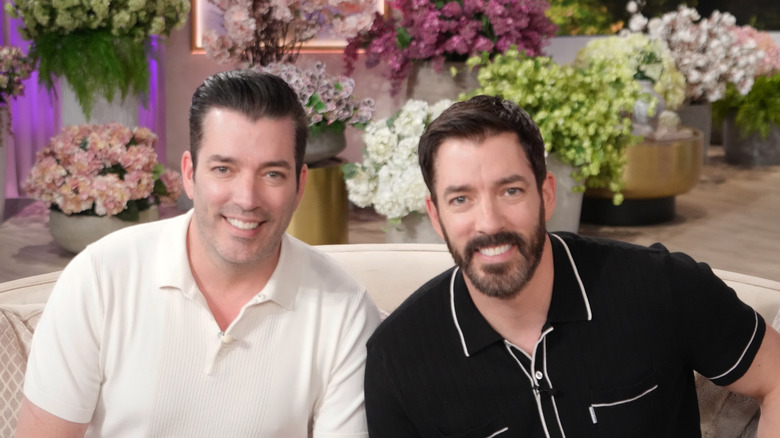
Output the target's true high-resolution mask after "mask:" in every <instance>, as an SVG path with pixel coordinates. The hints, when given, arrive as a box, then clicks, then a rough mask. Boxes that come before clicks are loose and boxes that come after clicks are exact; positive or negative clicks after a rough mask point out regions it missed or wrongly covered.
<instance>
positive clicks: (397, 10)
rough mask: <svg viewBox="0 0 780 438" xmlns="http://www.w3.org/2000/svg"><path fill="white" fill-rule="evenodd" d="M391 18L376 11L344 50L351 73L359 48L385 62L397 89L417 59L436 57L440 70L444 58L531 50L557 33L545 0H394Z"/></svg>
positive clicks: (369, 58) (371, 61) (372, 61)
mask: <svg viewBox="0 0 780 438" xmlns="http://www.w3.org/2000/svg"><path fill="white" fill-rule="evenodd" d="M388 3H389V5H390V6H391V8H392V11H391V12H392V13H391V14H390V16H389V17H388V18H385V17H384V16H382V15H379V14H377V15H376V17H375V19H374V22H373V25H372V27H371V29H369V30H368V31H364V32H360V33H358V34H357V35H356V36H355V37H353V38H350V39H348V41H347V47H346V48H345V49H344V61H345V64H346V71H347V74H351V72H352V71H353V70H354V65H355V61H356V60H357V57H358V51H359V50H361V49H364V50H365V56H366V66H368V67H369V68H370V67H373V66H376V65H378V64H379V62H380V61H385V62H386V63H387V65H388V67H389V76H390V80H391V83H392V92H393V94H395V93H397V92H398V90H399V89H400V85H401V83H402V81H403V79H404V78H406V77H407V76H408V75H409V72H410V70H411V68H412V64H413V62H415V61H428V60H430V61H432V62H433V65H434V68H435V69H436V71H441V70H442V68H443V65H444V62H445V61H463V60H465V59H466V58H468V57H469V56H471V55H476V54H479V53H482V52H487V53H490V54H498V53H503V52H504V51H506V50H507V49H509V47H510V46H512V45H515V46H518V47H520V48H521V49H523V50H525V51H526V52H527V53H529V54H530V55H539V54H541V50H542V47H543V46H544V45H545V44H546V43H547V40H548V39H549V38H550V37H551V36H553V35H554V34H555V31H556V26H555V25H554V24H553V23H552V22H551V21H550V19H549V18H547V16H546V15H545V10H546V9H547V8H548V7H549V5H548V4H547V3H546V2H544V1H543V0H487V1H482V0H439V1H433V0H394V1H389V2H388Z"/></svg>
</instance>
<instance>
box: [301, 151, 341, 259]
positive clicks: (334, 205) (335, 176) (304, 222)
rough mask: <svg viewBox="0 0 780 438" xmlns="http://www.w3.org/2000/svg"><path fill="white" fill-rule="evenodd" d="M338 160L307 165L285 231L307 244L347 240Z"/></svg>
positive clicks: (338, 242)
mask: <svg viewBox="0 0 780 438" xmlns="http://www.w3.org/2000/svg"><path fill="white" fill-rule="evenodd" d="M342 163H343V162H342V161H341V160H339V159H335V158H334V159H331V160H327V161H325V162H321V163H319V164H316V165H314V166H312V167H309V179H308V180H307V181H306V188H305V190H304V192H303V199H301V204H300V205H299V206H298V210H296V211H295V214H293V217H292V221H291V222H290V226H288V227H287V232H288V233H290V235H292V236H294V237H296V238H298V239H300V240H302V241H304V242H306V243H308V244H310V245H329V244H340V243H348V239H349V224H348V217H347V216H348V203H347V188H346V186H345V185H344V176H343V175H342V174H341V164H342Z"/></svg>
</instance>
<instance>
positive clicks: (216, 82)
mask: <svg viewBox="0 0 780 438" xmlns="http://www.w3.org/2000/svg"><path fill="white" fill-rule="evenodd" d="M212 108H224V109H229V110H234V111H238V112H240V113H241V114H243V115H245V116H246V117H248V118H249V119H250V120H252V121H256V120H259V119H260V118H263V117H269V118H274V119H278V118H283V117H290V118H292V120H293V122H294V123H295V175H296V179H297V177H299V176H300V174H301V168H302V167H303V155H304V153H305V152H306V140H307V137H308V135H309V123H308V119H307V118H306V112H305V110H304V109H303V106H301V103H300V101H299V100H298V97H297V95H296V94H295V91H293V89H292V88H291V87H290V86H289V85H288V84H287V82H285V81H284V80H283V79H282V78H280V77H278V76H274V75H272V74H269V73H265V72H261V71H259V70H254V69H244V70H233V71H226V72H221V73H217V74H215V75H213V76H210V77H208V78H207V79H206V80H205V81H204V82H203V84H202V85H201V86H200V87H198V89H197V90H195V94H193V95H192V105H191V106H190V153H191V154H192V165H193V167H196V166H197V162H198V150H199V149H200V146H201V142H202V141H203V120H204V119H205V117H206V114H208V112H209V111H210V110H211V109H212Z"/></svg>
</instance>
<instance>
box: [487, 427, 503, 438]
mask: <svg viewBox="0 0 780 438" xmlns="http://www.w3.org/2000/svg"><path fill="white" fill-rule="evenodd" d="M507 430H509V428H508V427H505V428H503V429H501V430H497V431H495V432H493V433H492V434H491V435H488V436H487V437H485V438H493V437H496V436H499V435H501V434H502V433H504V432H506V431H507Z"/></svg>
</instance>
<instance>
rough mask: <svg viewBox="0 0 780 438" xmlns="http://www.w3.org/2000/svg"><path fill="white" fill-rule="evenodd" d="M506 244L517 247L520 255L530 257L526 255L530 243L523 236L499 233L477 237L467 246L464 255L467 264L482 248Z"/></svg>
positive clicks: (508, 232)
mask: <svg viewBox="0 0 780 438" xmlns="http://www.w3.org/2000/svg"><path fill="white" fill-rule="evenodd" d="M506 244H508V245H515V246H517V249H518V250H519V251H520V254H523V255H524V256H526V257H527V256H528V255H527V254H526V253H527V252H528V241H527V240H525V239H524V238H523V236H521V235H519V234H517V233H513V232H511V231H499V232H498V233H496V234H491V235H484V236H479V237H475V238H473V239H471V240H469V242H468V243H467V244H466V249H465V254H463V255H464V256H465V257H466V263H468V262H470V261H471V259H472V258H473V257H474V253H475V252H476V251H477V250H479V249H480V248H484V247H487V246H498V245H506Z"/></svg>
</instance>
